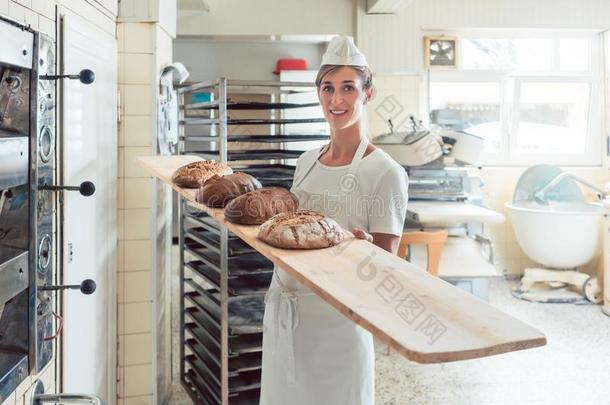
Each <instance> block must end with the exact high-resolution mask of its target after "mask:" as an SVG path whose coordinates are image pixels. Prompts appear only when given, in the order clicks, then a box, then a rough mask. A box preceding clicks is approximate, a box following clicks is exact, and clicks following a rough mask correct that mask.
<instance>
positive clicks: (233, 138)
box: [186, 134, 330, 143]
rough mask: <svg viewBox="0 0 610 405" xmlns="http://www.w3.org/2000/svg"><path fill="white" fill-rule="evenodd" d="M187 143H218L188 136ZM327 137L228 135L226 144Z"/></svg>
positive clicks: (313, 139)
mask: <svg viewBox="0 0 610 405" xmlns="http://www.w3.org/2000/svg"><path fill="white" fill-rule="evenodd" d="M186 139H188V140H189V141H195V142H218V141H219V140H220V138H219V137H217V136H189V137H188V138H186ZM329 139H330V137H329V136H328V135H313V134H312V135H229V136H228V138H227V142H228V143H237V142H260V143H287V142H306V141H323V140H329Z"/></svg>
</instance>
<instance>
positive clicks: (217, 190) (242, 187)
mask: <svg viewBox="0 0 610 405" xmlns="http://www.w3.org/2000/svg"><path fill="white" fill-rule="evenodd" d="M261 187H262V185H261V183H260V181H258V180H257V179H256V178H255V177H252V176H250V175H249V174H247V173H242V172H239V173H233V174H228V175H226V176H214V177H211V178H210V179H208V181H206V182H205V184H204V185H203V187H201V188H199V190H197V202H200V203H202V204H205V205H207V206H208V207H224V206H225V205H227V204H228V202H229V201H231V200H232V199H234V198H235V197H239V196H240V195H242V194H246V193H249V192H250V191H254V190H257V189H259V188H261Z"/></svg>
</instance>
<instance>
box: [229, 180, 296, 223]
mask: <svg viewBox="0 0 610 405" xmlns="http://www.w3.org/2000/svg"><path fill="white" fill-rule="evenodd" d="M298 208H299V200H298V199H297V197H296V196H295V195H294V194H292V193H291V192H290V191H289V190H287V189H285V188H283V187H263V188H260V189H258V190H254V191H251V192H249V193H246V194H243V195H240V196H239V197H237V198H234V199H233V200H231V202H229V204H227V206H226V208H225V219H226V220H227V221H230V222H233V223H236V224H243V225H260V224H262V223H263V222H265V221H266V220H268V219H269V218H271V217H272V216H274V215H275V214H279V213H281V212H294V211H296V210H297V209H298Z"/></svg>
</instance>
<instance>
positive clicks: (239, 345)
mask: <svg viewBox="0 0 610 405" xmlns="http://www.w3.org/2000/svg"><path fill="white" fill-rule="evenodd" d="M188 311H189V313H187V315H188V316H189V317H190V318H193V314H194V313H195V312H196V311H198V309H197V308H196V307H191V308H189V310H188ZM185 331H186V332H188V333H189V334H190V335H191V336H192V337H193V338H194V339H195V340H197V341H199V342H202V344H205V343H207V344H213V345H214V346H215V347H216V348H217V350H220V337H219V336H220V335H216V336H213V335H212V334H211V333H210V332H208V331H207V330H206V329H205V328H204V327H202V326H200V325H199V324H197V323H195V322H189V323H187V324H186V325H185ZM228 345H229V355H239V354H244V353H256V352H261V351H262V350H263V334H262V333H251V334H247V335H229V339H228Z"/></svg>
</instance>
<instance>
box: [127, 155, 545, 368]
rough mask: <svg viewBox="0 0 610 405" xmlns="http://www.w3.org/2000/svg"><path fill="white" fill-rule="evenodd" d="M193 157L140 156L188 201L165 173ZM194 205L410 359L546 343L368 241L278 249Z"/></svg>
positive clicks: (218, 212) (444, 358) (191, 195)
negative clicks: (325, 246) (305, 248)
mask: <svg viewBox="0 0 610 405" xmlns="http://www.w3.org/2000/svg"><path fill="white" fill-rule="evenodd" d="M199 159H200V158H198V157H194V156H156V157H140V158H139V161H140V163H141V165H142V166H143V167H144V168H145V169H146V170H147V171H148V172H149V173H151V175H153V176H155V177H158V178H159V179H160V180H161V181H163V182H165V183H167V184H168V185H170V186H171V187H172V188H174V189H175V190H176V191H177V192H179V193H180V194H181V195H182V196H183V197H185V198H186V199H188V200H190V201H192V202H195V192H196V190H193V189H182V188H180V187H176V186H175V185H174V184H172V181H171V176H172V173H173V172H174V171H175V170H176V169H177V168H178V167H180V166H182V165H185V164H187V163H190V162H193V161H196V160H199ZM195 204H197V203H196V202H195ZM197 205H198V206H199V208H200V209H201V210H202V211H205V212H207V213H208V214H210V215H211V216H212V217H214V218H215V219H216V220H217V221H218V222H219V223H221V224H222V225H224V226H226V227H227V228H228V230H229V231H231V232H233V233H234V234H235V235H237V236H239V237H240V238H241V239H243V240H244V241H245V242H246V243H248V244H249V245H251V246H252V247H253V248H255V249H256V250H257V251H259V252H260V253H261V254H263V255H264V256H265V257H267V258H268V259H269V260H271V261H272V262H274V263H275V264H276V265H278V266H280V267H281V268H282V269H284V270H285V271H286V272H288V273H289V274H290V275H291V276H293V277H294V278H296V279H297V280H298V281H300V282H301V283H302V284H304V285H305V286H307V287H308V288H309V289H311V290H312V291H313V292H315V293H316V294H317V295H318V296H320V297H321V298H323V299H324V300H325V301H326V302H328V303H329V304H331V305H332V306H333V307H335V308H336V309H337V310H338V311H339V312H341V313H342V314H343V315H345V316H346V317H348V318H349V319H351V320H352V321H353V322H355V323H357V324H358V325H360V326H362V327H363V328H364V329H366V330H368V331H370V332H371V333H372V334H373V335H374V336H375V337H376V338H378V339H379V340H381V341H383V342H384V343H386V344H388V345H389V346H390V347H391V348H392V349H394V350H395V351H397V352H398V353H401V354H402V355H403V356H405V357H406V358H407V359H409V360H412V361H415V362H418V363H442V362H450V361H457V360H466V359H473V358H479V357H485V356H491V355H495V354H501V353H506V352H510V351H515V350H523V349H528V348H532V347H537V346H543V345H545V344H546V337H545V336H544V334H542V332H540V331H539V330H537V329H535V328H533V327H532V326H530V325H528V324H526V323H524V322H522V321H520V320H518V319H516V318H513V317H512V316H510V315H508V314H505V313H504V312H501V311H499V310H497V309H496V308H494V307H492V306H491V305H489V304H488V303H486V302H484V301H481V300H479V299H478V298H476V297H474V296H472V295H470V294H468V293H466V292H464V291H462V290H460V289H458V288H456V287H454V286H452V285H451V284H449V283H446V282H444V281H443V280H441V279H439V278H437V277H433V276H431V275H429V274H428V273H426V272H424V271H422V270H420V269H419V268H417V267H415V266H413V265H412V264H410V263H409V262H407V261H405V260H403V259H400V258H399V257H398V256H396V255H392V254H391V253H389V252H387V251H385V250H383V249H381V248H379V247H377V246H375V245H373V244H372V243H369V242H366V241H363V240H359V239H355V238H349V239H348V240H346V241H344V242H342V243H341V244H339V245H337V246H334V247H332V248H326V249H316V250H285V249H278V248H275V247H272V246H269V245H267V244H266V243H264V242H262V241H260V240H258V239H257V237H256V235H257V232H258V226H244V225H236V224H233V223H230V222H228V221H225V219H224V215H223V210H222V209H214V208H209V207H207V206H204V205H200V204H197Z"/></svg>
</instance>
